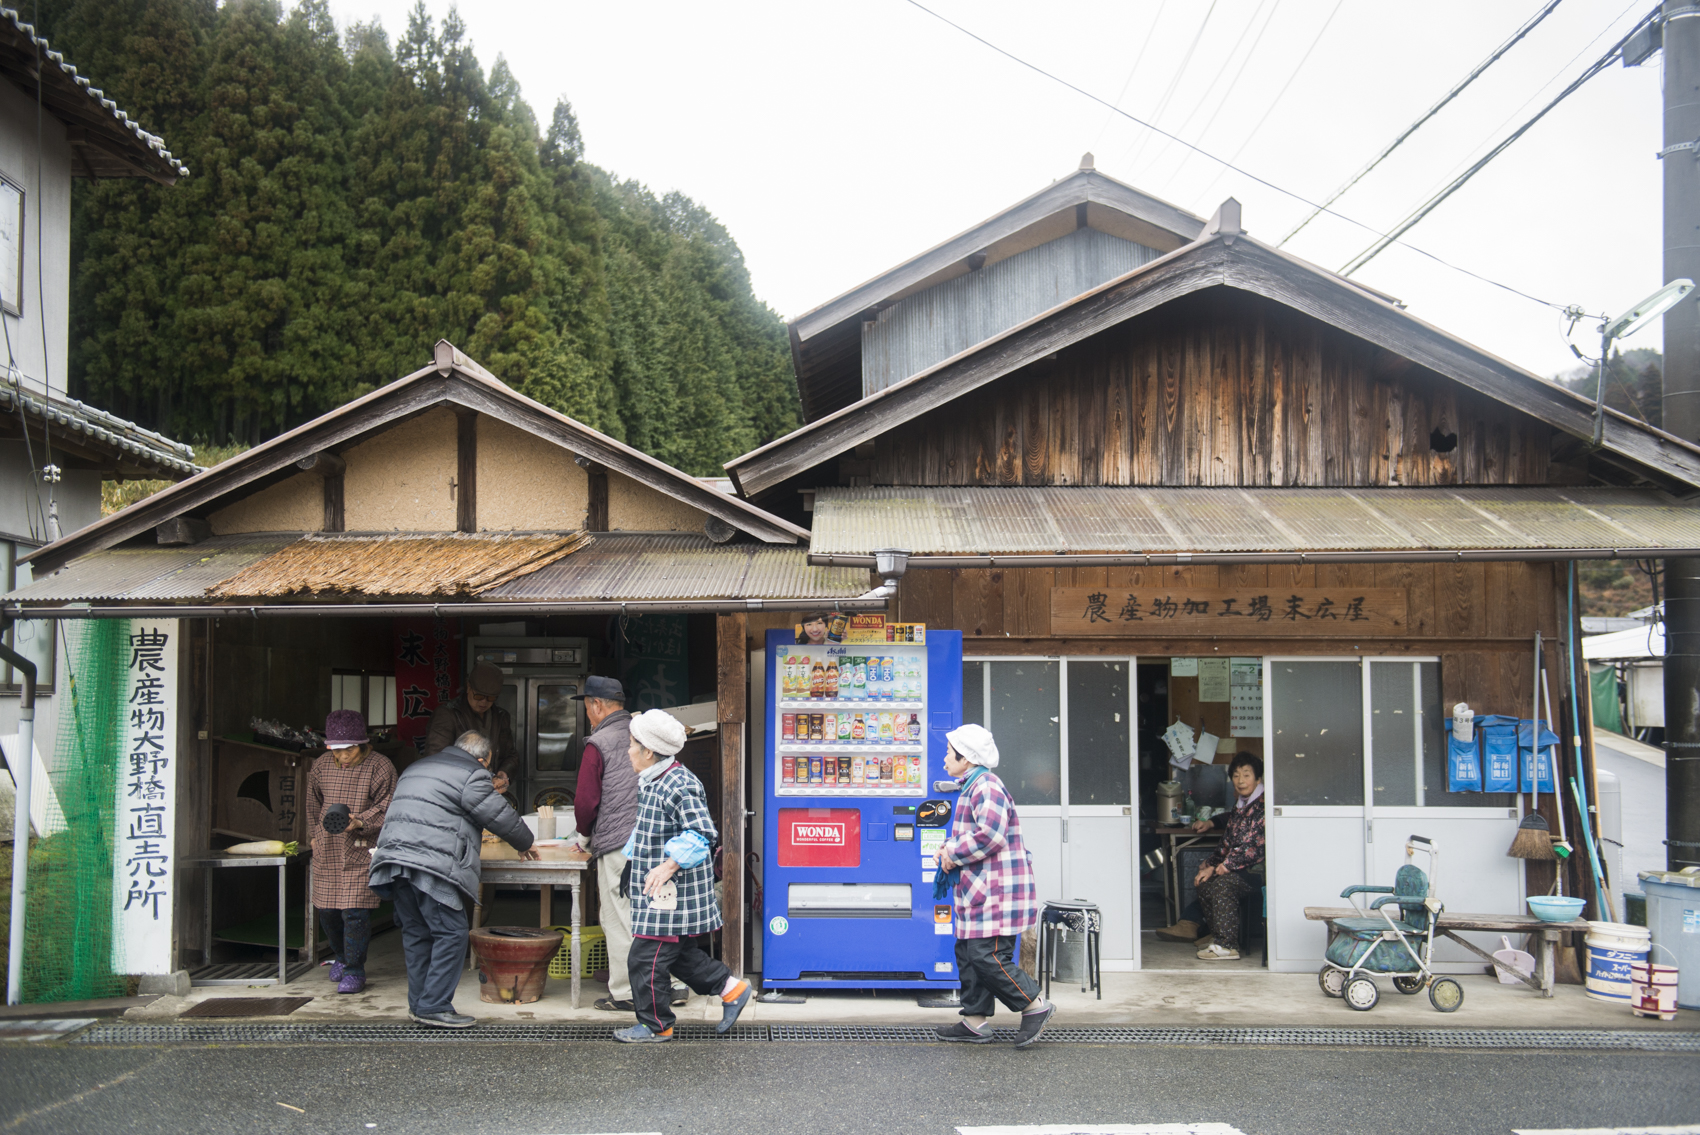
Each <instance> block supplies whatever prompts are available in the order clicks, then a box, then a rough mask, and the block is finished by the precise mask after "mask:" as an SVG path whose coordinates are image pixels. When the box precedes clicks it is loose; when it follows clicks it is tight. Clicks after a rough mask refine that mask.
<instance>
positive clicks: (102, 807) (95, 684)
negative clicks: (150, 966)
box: [22, 619, 129, 1002]
mask: <svg viewBox="0 0 1700 1135" xmlns="http://www.w3.org/2000/svg"><path fill="white" fill-rule="evenodd" d="M60 626H61V627H62V628H63V634H64V636H65V637H64V643H63V645H64V650H65V661H66V665H65V670H66V672H67V674H68V675H69V678H68V680H67V681H66V682H65V683H64V688H63V689H61V690H60V691H59V694H58V696H57V698H56V699H55V700H56V701H57V702H58V703H59V732H58V738H57V741H56V743H55V745H54V748H53V758H52V760H51V761H50V762H48V769H49V771H48V780H49V784H48V785H40V786H37V788H36V791H37V792H41V791H43V790H44V789H46V790H50V791H51V799H50V800H48V801H47V807H46V819H45V822H44V824H43V827H42V830H41V831H40V833H39V836H38V838H37V839H36V840H35V842H34V846H33V847H31V849H30V859H29V863H30V866H29V871H30V873H29V894H28V896H27V897H26V906H25V925H24V968H23V981H22V994H23V999H24V1000H25V1001H29V1002H39V1001H77V1000H82V999H84V998H91V997H115V996H121V995H122V994H123V993H124V992H125V979H124V977H123V975H122V965H121V962H122V959H115V958H114V957H113V949H112V848H113V837H114V832H113V822H114V814H115V812H116V809H117V801H116V791H117V784H118V762H119V752H120V749H119V733H120V730H121V729H122V728H123V724H124V707H123V705H122V704H121V703H122V699H123V690H124V680H125V670H124V666H125V660H126V655H125V650H126V648H127V640H126V638H125V635H126V631H127V630H128V626H129V624H128V623H127V622H125V621H124V620H120V619H79V620H71V621H69V622H62V623H60ZM115 961H118V962H119V963H120V965H118V966H116V967H115V966H114V962H115Z"/></svg>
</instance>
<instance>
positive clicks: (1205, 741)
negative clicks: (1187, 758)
mask: <svg viewBox="0 0 1700 1135" xmlns="http://www.w3.org/2000/svg"><path fill="white" fill-rule="evenodd" d="M1221 743H1222V739H1221V738H1220V737H1218V736H1216V734H1214V733H1200V734H1199V735H1198V748H1197V749H1196V750H1195V751H1194V752H1193V755H1192V759H1193V760H1195V761H1197V762H1198V763H1199V764H1201V765H1207V764H1210V763H1211V762H1212V761H1214V760H1215V759H1216V749H1217V747H1218V746H1220V745H1221Z"/></svg>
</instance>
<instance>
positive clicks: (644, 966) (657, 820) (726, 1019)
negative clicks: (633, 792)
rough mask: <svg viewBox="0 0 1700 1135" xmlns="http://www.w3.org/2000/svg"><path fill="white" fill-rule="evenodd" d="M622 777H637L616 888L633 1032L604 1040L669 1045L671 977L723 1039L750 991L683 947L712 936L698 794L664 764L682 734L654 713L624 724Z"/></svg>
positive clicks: (703, 807) (679, 771)
mask: <svg viewBox="0 0 1700 1135" xmlns="http://www.w3.org/2000/svg"><path fill="white" fill-rule="evenodd" d="M631 738H632V739H631V751H630V753H629V756H630V758H631V762H632V768H633V769H635V770H636V771H637V776H638V814H637V825H636V827H634V828H633V829H632V834H631V838H630V839H628V840H626V846H625V848H624V849H623V851H624V854H625V856H626V876H625V880H624V882H623V883H622V884H621V885H622V886H623V887H624V889H625V891H626V893H627V894H628V895H629V896H630V897H631V900H632V948H631V952H630V953H629V954H627V956H626V972H627V974H628V975H630V977H631V982H632V1007H633V1009H634V1010H635V1011H636V1012H637V1019H638V1023H637V1024H635V1025H633V1026H632V1027H631V1028H629V1029H621V1030H619V1031H618V1032H616V1033H615V1034H614V1039H615V1040H617V1041H621V1042H623V1043H626V1044H642V1043H655V1042H657V1041H669V1040H672V1039H673V1021H674V1016H673V1010H672V1007H671V1004H670V1003H671V1002H672V1000H673V983H672V980H671V979H672V977H675V976H676V977H678V979H679V980H680V981H683V982H684V983H685V984H686V985H688V986H690V987H691V988H692V989H694V990H696V992H698V993H702V994H713V995H714V996H716V997H719V998H720V1002H721V1009H720V1023H719V1024H717V1025H715V1026H714V1031H715V1032H718V1033H724V1032H727V1031H729V1030H730V1029H731V1028H732V1025H733V1024H734V1023H735V1022H736V1021H737V1020H738V1014H739V1013H741V1012H743V1010H744V1006H745V1005H746V1004H747V1003H748V1002H749V1000H750V983H749V982H748V981H744V980H741V979H740V978H738V977H736V976H734V975H733V973H732V971H731V970H729V969H727V968H726V966H725V965H724V964H723V963H722V962H720V961H719V960H717V959H715V958H712V957H710V956H709V955H708V954H706V953H704V952H703V951H702V950H701V949H700V948H698V947H697V946H695V945H692V944H690V943H689V942H687V941H686V939H689V938H693V937H696V936H697V935H700V934H708V933H710V932H712V931H714V930H718V929H719V928H720V904H719V903H718V902H717V901H715V897H714V864H713V862H712V861H711V859H710V853H711V852H712V850H713V848H714V844H715V842H716V840H717V839H718V838H719V836H718V834H717V833H716V831H715V829H714V818H713V817H712V816H711V815H709V810H708V793H707V792H706V791H704V789H703V786H702V781H700V780H698V779H697V777H696V774H695V773H693V772H691V770H690V769H688V768H686V767H685V766H684V765H682V764H680V763H679V762H678V761H676V760H674V759H673V757H674V755H675V754H676V753H678V751H679V750H680V749H682V748H684V747H685V727H684V726H683V725H681V724H679V720H678V718H676V717H674V716H673V715H672V714H670V713H667V712H665V711H663V710H659V709H651V710H645V711H644V712H643V713H640V714H638V715H637V716H636V717H634V718H632V720H631Z"/></svg>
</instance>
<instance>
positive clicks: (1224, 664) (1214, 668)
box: [1196, 658, 1228, 701]
mask: <svg viewBox="0 0 1700 1135" xmlns="http://www.w3.org/2000/svg"><path fill="white" fill-rule="evenodd" d="M1196 661H1197V663H1198V700H1199V701H1227V700H1228V660H1227V659H1226V658H1199V659H1196Z"/></svg>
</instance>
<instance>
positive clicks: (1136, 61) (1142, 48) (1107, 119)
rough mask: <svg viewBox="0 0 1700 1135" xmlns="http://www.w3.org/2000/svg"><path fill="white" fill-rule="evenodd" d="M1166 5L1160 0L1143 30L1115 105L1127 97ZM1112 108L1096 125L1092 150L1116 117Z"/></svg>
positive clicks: (1167, 4) (1167, 2) (1155, 36)
mask: <svg viewBox="0 0 1700 1135" xmlns="http://www.w3.org/2000/svg"><path fill="white" fill-rule="evenodd" d="M1168 6H1169V0H1162V3H1160V4H1158V5H1157V15H1156V16H1154V17H1152V20H1151V26H1150V27H1149V28H1147V29H1146V31H1145V42H1144V43H1142V44H1140V45H1139V54H1138V55H1135V56H1134V57H1133V66H1132V67H1129V68H1128V69H1127V78H1125V79H1123V80H1122V89H1121V90H1120V91H1117V92H1116V103H1115V105H1116V106H1120V105H1121V101H1122V99H1124V98H1126V97H1127V89H1128V87H1130V86H1132V85H1133V77H1134V76H1135V75H1137V74H1139V65H1140V63H1141V62H1143V61H1144V59H1145V53H1146V51H1148V50H1150V47H1151V41H1152V40H1154V39H1156V38H1157V25H1158V24H1159V23H1161V22H1162V20H1163V9H1164V8H1167V7H1168ZM1113 110H1114V108H1112V113H1109V114H1106V115H1104V124H1103V125H1102V126H1100V127H1098V136H1097V137H1095V138H1093V139H1092V148H1093V149H1094V150H1096V149H1097V148H1098V143H1099V142H1101V141H1103V138H1104V131H1106V130H1108V129H1109V128H1110V123H1111V121H1113V120H1114V119H1115V117H1116V116H1115V114H1114V113H1113Z"/></svg>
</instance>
